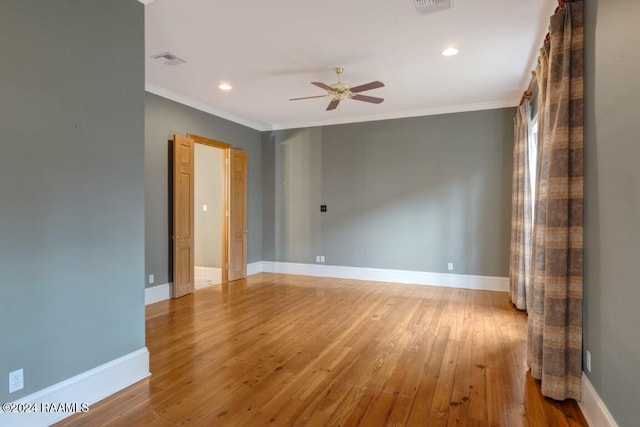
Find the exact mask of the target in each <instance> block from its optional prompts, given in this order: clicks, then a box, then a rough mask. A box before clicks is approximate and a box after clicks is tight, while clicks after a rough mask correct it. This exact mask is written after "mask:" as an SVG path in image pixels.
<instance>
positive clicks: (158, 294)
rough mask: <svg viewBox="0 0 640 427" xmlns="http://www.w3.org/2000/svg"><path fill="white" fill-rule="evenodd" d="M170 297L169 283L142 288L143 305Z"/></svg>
mask: <svg viewBox="0 0 640 427" xmlns="http://www.w3.org/2000/svg"><path fill="white" fill-rule="evenodd" d="M169 298H171V283H165V284H164V285H158V286H152V287H150V288H144V305H149V304H153V303H154V302H158V301H164V300H166V299H169Z"/></svg>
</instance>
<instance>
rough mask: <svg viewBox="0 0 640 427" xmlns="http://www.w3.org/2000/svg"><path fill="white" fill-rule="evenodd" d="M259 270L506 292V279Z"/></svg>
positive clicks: (266, 265) (313, 268)
mask: <svg viewBox="0 0 640 427" xmlns="http://www.w3.org/2000/svg"><path fill="white" fill-rule="evenodd" d="M261 267H262V271H264V272H267V273H285V274H300V275H305V276H317V277H335V278H340V279H355V280H372V281H377V282H393V283H405V284H413V285H430V286H444V287H448V288H463V289H478V290H486V291H500V292H508V291H509V278H508V277H493V276H471V275H466V274H447V273H429V272H426V271H408V270H388V269H381V268H365V267H344V266H338V265H326V264H296V263H290V262H273V261H262V262H261Z"/></svg>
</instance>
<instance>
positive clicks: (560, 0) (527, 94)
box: [518, 0, 576, 105]
mask: <svg viewBox="0 0 640 427" xmlns="http://www.w3.org/2000/svg"><path fill="white" fill-rule="evenodd" d="M574 1H576V0H558V8H557V9H556V12H557V11H558V10H560V9H563V8H564V5H565V3H571V2H574ZM548 38H549V33H547V35H546V36H545V40H547V39H548ZM535 80H536V72H535V71H531V80H530V81H529V86H527V90H525V91H524V93H523V94H522V98H520V104H518V105H522V104H523V103H524V100H525V99H529V98H531V94H532V92H531V88H532V87H533V82H534V81H535Z"/></svg>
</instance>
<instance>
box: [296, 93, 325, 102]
mask: <svg viewBox="0 0 640 427" xmlns="http://www.w3.org/2000/svg"><path fill="white" fill-rule="evenodd" d="M327 96H329V94H326V95H316V96H303V97H302V98H291V99H289V101H300V100H301V99H312V98H326V97H327Z"/></svg>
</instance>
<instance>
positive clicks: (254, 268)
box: [247, 261, 264, 276]
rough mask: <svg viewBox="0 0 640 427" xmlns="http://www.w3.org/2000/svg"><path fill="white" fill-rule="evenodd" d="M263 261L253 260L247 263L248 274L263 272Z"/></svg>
mask: <svg viewBox="0 0 640 427" xmlns="http://www.w3.org/2000/svg"><path fill="white" fill-rule="evenodd" d="M262 263H263V261H257V262H252V263H250V264H247V276H251V275H252V274H256V273H261V272H263V271H264V269H263V267H262Z"/></svg>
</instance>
